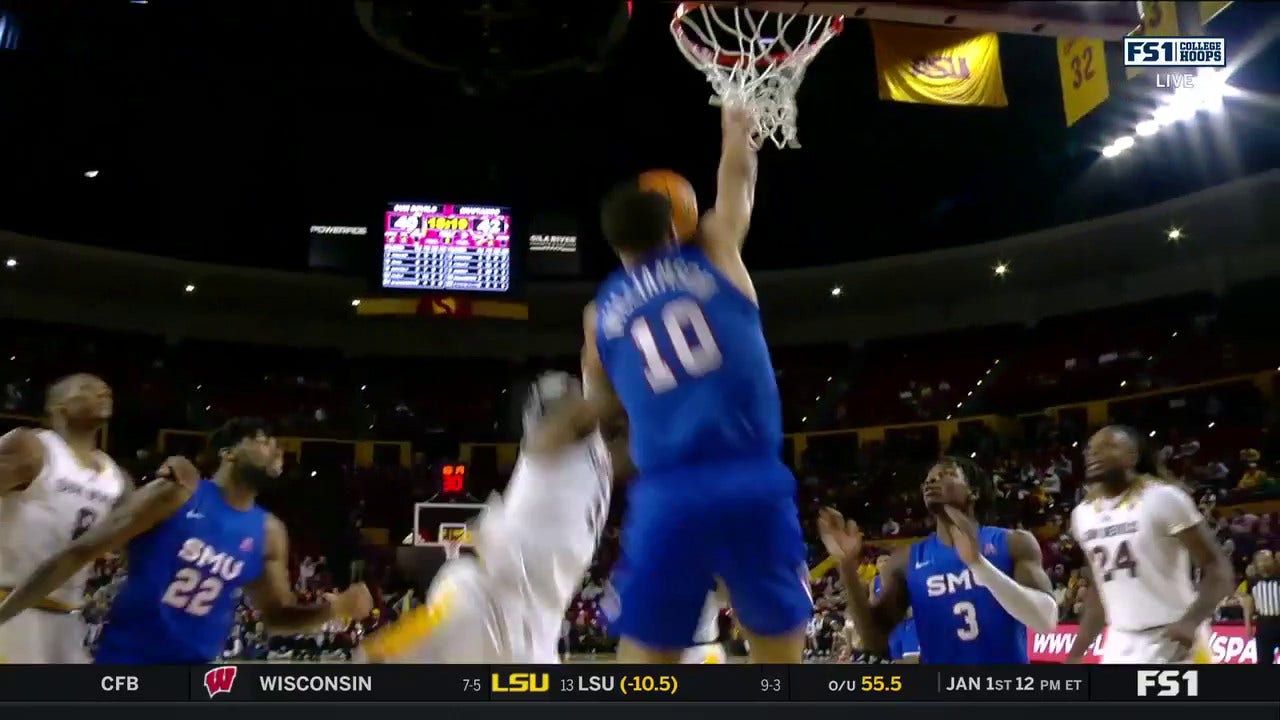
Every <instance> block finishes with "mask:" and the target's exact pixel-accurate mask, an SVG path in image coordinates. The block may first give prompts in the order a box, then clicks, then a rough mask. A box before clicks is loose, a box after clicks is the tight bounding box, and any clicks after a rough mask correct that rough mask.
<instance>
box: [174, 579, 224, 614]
mask: <svg viewBox="0 0 1280 720" xmlns="http://www.w3.org/2000/svg"><path fill="white" fill-rule="evenodd" d="M220 594H222V580H220V579H218V578H216V577H205V576H204V574H203V573H201V572H200V571H199V570H197V569H195V568H190V567H184V568H182V569H181V570H179V571H178V574H177V575H174V576H173V582H171V583H169V587H168V588H167V589H166V590H165V591H164V597H162V598H160V602H162V603H164V604H165V605H168V606H169V607H172V608H177V609H179V610H181V611H183V612H185V613H187V614H188V615H195V616H196V617H204V616H205V615H208V614H209V611H210V610H212V609H213V603H214V601H215V600H217V599H218V595H220Z"/></svg>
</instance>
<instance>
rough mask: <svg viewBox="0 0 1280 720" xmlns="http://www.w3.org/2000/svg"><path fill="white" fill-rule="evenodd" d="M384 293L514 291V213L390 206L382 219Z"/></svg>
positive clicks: (468, 207) (495, 209)
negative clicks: (414, 291) (512, 241)
mask: <svg viewBox="0 0 1280 720" xmlns="http://www.w3.org/2000/svg"><path fill="white" fill-rule="evenodd" d="M383 218H384V224H383V240H382V287H383V288H384V289H387V290H417V291H441V292H487V293H505V292H508V291H509V290H511V274H512V266H511V211H510V209H509V208H505V207H498V206H494V205H457V204H451V203H430V202H426V203H411V202H396V203H390V204H389V205H388V206H387V208H386V212H385V214H384V216H383Z"/></svg>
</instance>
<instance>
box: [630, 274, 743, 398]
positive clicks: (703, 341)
mask: <svg viewBox="0 0 1280 720" xmlns="http://www.w3.org/2000/svg"><path fill="white" fill-rule="evenodd" d="M662 325H663V326H664V327H665V328H666V330H667V337H668V338H670V340H671V349H672V350H674V351H675V354H676V359H677V360H679V361H680V366H681V367H682V368H684V371H685V372H686V373H688V374H689V376H690V377H701V376H703V375H706V374H707V373H709V372H711V371H712V370H715V369H716V368H718V367H720V362H721V357H720V348H719V347H718V346H717V345H716V338H715V335H713V334H712V333H711V326H710V325H709V324H707V316H706V315H703V314H702V308H701V307H699V306H698V303H696V302H694V301H693V300H691V299H689V298H680V299H677V300H672V301H671V302H669V303H667V304H666V305H664V306H662ZM686 331H689V332H691V333H692V334H693V338H694V340H696V343H695V344H691V343H690V342H689V336H688V335H686ZM631 339H632V340H634V341H635V344H636V347H637V348H639V350H640V354H641V355H643V356H644V365H645V368H644V379H645V380H647V381H648V382H649V387H650V388H652V389H653V391H654V392H655V393H664V392H667V391H668V390H671V389H673V388H674V387H675V386H676V384H677V383H676V375H675V373H673V372H672V371H671V366H670V365H668V364H667V361H666V360H664V359H663V357H662V353H661V352H660V351H659V350H658V343H657V340H656V339H655V338H654V336H653V330H651V329H650V328H649V322H648V321H647V320H645V319H644V318H642V317H638V318H636V319H635V320H634V321H632V323H631Z"/></svg>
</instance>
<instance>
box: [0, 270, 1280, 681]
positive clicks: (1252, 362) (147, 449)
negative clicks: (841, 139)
mask: <svg viewBox="0 0 1280 720" xmlns="http://www.w3.org/2000/svg"><path fill="white" fill-rule="evenodd" d="M1274 290H1275V287H1274V283H1271V284H1267V283H1263V284H1259V285H1257V286H1252V287H1243V288H1237V289H1235V290H1232V291H1231V292H1230V293H1228V294H1226V295H1225V296H1223V297H1202V296H1191V297H1183V298H1174V299H1170V300H1164V301H1160V302H1156V303H1151V304H1146V305H1143V306H1135V307H1130V308H1113V309H1108V310H1099V311H1096V312H1092V313H1087V314H1084V315H1078V316H1072V317H1066V318H1050V319H1047V320H1044V321H1042V322H1040V323H1038V324H1036V325H1035V326H1034V327H991V328H981V329H976V330H967V331H958V332H955V333H949V334H946V335H941V336H936V337H926V338H914V339H906V340H902V339H899V340H881V341H875V342H870V343H867V344H866V345H864V346H863V347H860V348H857V349H854V348H853V347H852V346H850V345H831V346H809V347H804V348H777V349H775V352H774V360H775V364H776V369H777V375H778V380H779V386H780V389H781V391H782V394H783V398H784V400H783V404H784V411H785V413H786V417H787V427H788V429H789V430H790V431H795V432H801V433H805V435H804V436H803V439H801V438H800V437H793V438H791V439H789V440H788V443H787V447H786V449H785V453H786V457H787V459H788V461H789V462H791V463H792V464H793V466H794V469H795V472H796V476H797V479H798V481H799V487H800V505H801V513H802V522H803V523H804V525H805V528H806V531H807V533H808V535H809V537H810V539H811V556H810V565H811V566H817V565H818V564H819V563H820V562H821V561H822V560H823V559H824V553H823V552H822V551H821V546H820V543H819V542H817V540H816V533H815V528H814V521H815V519H816V516H817V511H818V509H819V508H820V507H822V506H824V505H833V506H835V507H837V508H839V509H840V510H841V511H842V512H843V513H844V514H845V515H846V516H848V517H851V518H854V519H856V520H857V521H858V522H859V524H860V526H861V527H862V529H863V530H864V532H866V533H867V535H868V536H869V537H870V538H871V542H870V543H869V550H868V553H869V555H868V557H867V558H866V564H865V568H866V570H865V571H866V572H867V573H874V558H875V555H876V554H877V553H880V552H883V551H885V548H886V544H885V542H884V541H892V540H893V539H902V538H911V537H918V536H921V535H924V534H926V533H928V532H929V531H930V520H929V518H928V517H927V515H926V513H925V512H924V510H923V506H922V503H921V502H920V500H919V492H920V488H919V486H920V482H921V480H922V478H923V477H924V473H925V471H926V470H927V467H928V465H929V464H930V463H931V462H932V461H933V460H935V459H936V458H937V457H938V456H940V455H943V454H949V455H954V456H962V457H966V458H970V459H972V460H973V461H974V462H975V463H977V465H978V466H980V467H981V468H983V469H984V471H985V472H986V473H987V474H988V475H989V477H990V479H991V482H992V488H993V497H992V503H991V505H992V507H991V508H990V509H991V511H992V514H991V518H990V521H992V522H995V523H997V524H1002V525H1006V526H1009V527H1015V528H1022V529H1027V530H1030V531H1032V532H1034V533H1035V534H1036V536H1037V537H1038V538H1040V541H1041V545H1042V550H1043V554H1044V558H1045V566H1046V569H1047V570H1048V571H1049V574H1050V577H1051V578H1052V579H1053V580H1054V583H1055V592H1056V594H1057V595H1058V597H1059V600H1060V606H1061V608H1062V612H1063V617H1064V618H1070V617H1073V616H1074V615H1075V614H1076V613H1077V612H1078V607H1077V606H1078V601H1077V597H1078V596H1079V591H1080V588H1081V586H1082V584H1083V583H1084V582H1087V581H1086V580H1084V579H1083V578H1081V576H1080V573H1079V566H1080V562H1081V559H1080V558H1079V557H1078V553H1076V552H1075V549H1074V546H1073V542H1072V540H1071V539H1070V536H1069V533H1068V529H1067V524H1068V519H1069V517H1070V511H1071V508H1072V507H1073V505H1074V504H1075V502H1077V501H1078V500H1079V498H1080V496H1081V493H1082V484H1081V481H1082V476H1083V458H1082V448H1083V446H1084V444H1085V442H1086V441H1087V439H1088V437H1089V434H1090V433H1091V432H1092V431H1093V430H1096V429H1097V427H1098V426H1100V425H1102V424H1106V423H1111V422H1118V423H1124V424H1127V425H1131V426H1133V427H1136V428H1139V429H1141V431H1142V432H1143V433H1144V434H1149V438H1148V439H1149V441H1150V444H1151V449H1152V451H1153V452H1155V453H1157V454H1158V456H1159V460H1160V462H1161V464H1162V466H1163V467H1165V468H1166V469H1167V472H1168V473H1169V475H1170V476H1171V478H1173V479H1174V481H1176V482H1180V483H1182V484H1184V485H1185V486H1186V487H1187V488H1188V489H1190V490H1191V492H1192V493H1193V494H1194V496H1195V498H1196V500H1197V502H1199V503H1200V506H1201V508H1202V509H1204V511H1205V512H1206V515H1207V516H1208V517H1211V522H1212V523H1213V524H1214V529H1215V532H1216V534H1217V536H1218V538H1219V540H1220V541H1221V542H1222V543H1223V545H1224V547H1226V548H1227V549H1228V551H1229V552H1230V554H1231V556H1232V558H1233V561H1234V562H1235V563H1236V569H1237V571H1238V572H1239V573H1240V574H1241V576H1242V577H1243V576H1244V575H1245V573H1246V572H1247V571H1248V568H1247V564H1248V557H1249V555H1250V553H1251V552H1253V551H1254V550H1256V549H1259V548H1263V547H1271V548H1276V547H1277V546H1278V545H1280V536H1278V535H1280V517H1277V515H1276V514H1275V513H1269V514H1268V513H1262V514H1258V515H1255V514H1251V513H1248V512H1243V511H1236V510H1232V509H1231V508H1232V507H1233V506H1237V505H1240V504H1241V503H1243V502H1246V501H1254V500H1260V499H1268V498H1271V499H1275V498H1280V465H1278V464H1277V459H1280V404H1278V403H1277V402H1276V400H1275V398H1276V397H1278V396H1280V393H1277V392H1276V390H1277V389H1278V388H1280V382H1278V381H1277V378H1278V377H1280V376H1278V375H1277V373H1278V372H1280V370H1278V369H1277V368H1278V367H1280V342H1278V341H1277V340H1276V338H1277V337H1280V335H1278V334H1277V333H1276V332H1275V329H1276V328H1274V327H1273V326H1274V325H1275V324H1276V323H1277V321H1275V320H1273V319H1272V318H1271V315H1273V314H1269V313H1259V312H1258V308H1260V307H1266V306H1267V303H1268V302H1269V301H1270V298H1271V297H1272V296H1273V295H1274ZM0 327H3V328H4V330H5V332H3V333H0V388H2V389H3V393H2V394H0V412H3V413H4V414H5V415H6V416H8V418H9V419H8V420H6V422H7V423H9V424H10V425H13V424H18V423H21V422H23V420H22V418H23V417H27V418H30V417H35V416H38V415H39V414H40V405H41V401H42V397H41V396H42V388H43V387H44V386H45V385H46V384H47V383H48V382H50V381H51V380H53V379H54V378H56V377H57V376H59V375H61V374H63V373H65V372H70V371H75V370H89V371H93V372H96V373H98V374H100V375H102V376H103V377H104V378H106V379H107V380H108V381H109V382H111V383H112V384H113V385H114V386H115V387H117V388H118V391H117V394H116V397H117V411H116V417H115V418H114V419H113V421H112V423H111V426H110V438H109V448H108V449H109V450H110V451H111V452H112V454H113V455H114V456H116V457H117V458H120V459H122V461H123V464H124V465H126V466H127V467H129V469H130V470H131V471H133V473H134V474H135V475H136V476H138V477H144V476H145V475H146V474H147V473H148V472H149V471H150V470H151V469H154V467H155V465H156V464H158V460H159V459H160V458H161V457H163V456H164V455H166V454H169V453H173V452H184V453H188V454H195V453H197V452H198V451H199V450H200V443H201V435H200V433H201V432H203V431H207V430H209V429H211V428H212V427H213V426H215V425H216V424H217V423H219V422H220V421H221V420H222V419H223V418H225V417H227V416H232V415H237V414H244V413H253V414H257V415H265V416H270V417H279V418H281V425H280V428H279V430H278V434H280V435H288V436H301V437H310V438H327V437H336V438H346V439H369V438H374V439H388V440H397V441H406V442H410V443H412V446H413V451H414V452H413V454H412V461H411V462H410V463H408V464H407V466H404V465H402V464H401V462H400V458H399V455H398V452H393V453H389V454H386V455H383V454H381V453H375V456H374V458H373V461H372V463H369V462H365V463H361V466H360V467H357V466H356V465H357V463H356V462H355V459H354V456H353V455H352V454H351V451H350V446H344V445H341V444H339V443H327V444H326V443H314V444H313V446H308V448H307V449H306V450H305V452H304V453H303V456H302V457H301V458H298V457H290V458H288V470H287V472H288V473H289V477H290V482H289V484H288V485H289V487H290V488H291V489H290V491H289V493H288V494H287V495H285V496H283V497H278V498H270V497H268V498H264V502H265V503H266V504H268V507H270V509H272V510H273V511H275V512H276V513H277V514H278V515H280V516H281V518H282V519H283V520H285V522H286V524H288V525H289V526H290V530H291V534H292V535H293V536H294V538H295V545H296V549H297V552H298V555H299V556H298V557H297V558H295V561H296V562H295V567H294V572H295V573H296V576H297V582H298V587H297V590H298V592H299V593H300V594H301V595H302V596H303V597H316V596H318V594H320V593H323V592H325V591H327V590H329V589H332V587H334V586H335V585H336V586H340V585H342V584H345V582H347V581H349V580H350V578H351V577H352V570H351V568H353V567H357V566H358V567H359V572H360V573H361V577H364V578H365V579H366V580H368V581H370V582H371V584H372V585H374V586H375V588H374V589H375V600H376V602H377V606H378V609H377V611H376V613H375V615H373V616H371V617H369V618H362V619H359V620H353V621H350V622H348V623H343V624H341V625H338V624H335V625H333V626H331V627H326V628H324V629H322V630H321V631H320V632H318V633H316V634H313V635H306V636H293V637H274V636H270V635H268V634H267V633H266V632H265V631H264V629H263V628H262V625H261V623H260V621H259V620H258V619H257V617H256V614H255V613H254V611H253V610H252V609H251V608H250V607H249V606H248V605H245V606H244V607H243V608H242V610H241V613H240V617H239V618H238V622H237V626H236V631H235V633H234V634H233V636H232V637H231V638H229V640H228V645H227V654H228V657H239V658H254V659H278V658H285V657H288V658H293V659H341V658H345V657H348V656H349V654H350V652H351V651H352V649H353V648H354V647H355V646H356V645H357V644H358V643H359V640H360V638H361V637H362V636H363V635H364V634H367V633H368V632H370V631H372V630H374V629H375V628H376V627H377V626H378V625H379V624H382V623H385V622H387V621H388V620H390V619H393V618H394V617H395V616H396V615H397V614H398V613H399V612H400V611H402V610H403V609H404V608H405V607H408V606H411V605H413V604H414V603H416V602H420V600H421V593H420V592H416V591H415V590H414V589H413V588H411V587H409V586H408V585H406V584H405V582H404V579H403V578H398V577H397V576H396V572H395V570H394V568H393V567H392V566H393V565H394V563H393V562H391V560H390V558H389V557H388V549H387V548H375V547H367V546H366V547H361V539H360V531H361V528H387V530H388V535H389V536H390V537H392V538H400V537H403V536H404V535H405V534H406V533H408V532H411V531H412V524H413V518H412V514H411V512H410V508H411V507H412V506H413V503H414V502H417V501H422V500H426V499H428V498H429V497H431V496H433V495H434V494H435V493H436V492H437V491H438V489H439V488H438V486H437V485H436V481H435V480H434V479H433V477H436V476H438V468H439V466H440V464H441V463H448V462H454V461H456V459H457V453H458V443H459V442H461V441H472V440H501V439H514V438H515V433H516V432H517V430H516V427H517V425H518V424H517V423H516V422H515V420H514V418H515V417H516V414H515V413H508V412H507V410H508V409H509V408H510V407H512V406H513V404H514V403H515V399H514V398H515V396H516V395H517V394H518V393H519V392H520V391H521V389H522V386H523V383H524V380H525V378H528V377H531V376H532V375H533V374H534V373H535V372H536V371H538V370H540V369H545V368H548V367H557V368H562V369H570V368H573V367H574V366H575V365H576V359H575V358H573V357H568V356H566V357H565V358H551V359H545V358H540V359H535V360H530V361H528V362H525V363H513V362H509V361H505V360H504V361H498V360H475V361H471V362H468V363H465V364H459V363H458V362H457V361H455V360H439V361H437V360H431V359H423V360H421V361H415V366H414V368H413V370H412V372H405V371H404V365H403V363H402V362H401V361H398V360H397V361H392V360H379V359H369V358H344V357H341V356H340V355H338V354H337V353H336V352H335V353H333V354H332V355H326V354H324V353H316V352H313V351H307V352H306V353H302V352H301V351H298V350H296V349H291V348H284V347H282V348H259V347H254V348H241V347H236V346H224V345H220V344H210V343H202V342H195V341H182V342H177V343H170V342H168V341H167V340H165V339H164V338H161V337H159V336H134V335H120V334H116V333H109V332H105V331H99V330H92V329H88V328H78V327H77V328H68V327H63V326H49V325H42V324H36V323H28V322H18V321H10V320H5V321H3V323H0ZM227 358H242V360H238V361H236V362H227ZM436 364H439V366H440V368H441V369H447V370H448V372H441V373H436V372H432V371H431V368H432V367H434V366H435V365H436ZM1086 403H1100V404H1101V405H1100V408H1101V409H1100V410H1099V409H1098V408H1095V407H1088V406H1087V405H1086ZM1047 408H1052V410H1051V411H1047V410H1046V409H1047ZM509 418H510V419H509ZM495 419H496V422H495ZM950 420H954V421H955V422H953V423H950V428H949V429H948V430H946V431H944V430H943V429H942V427H941V426H940V425H939V422H942V423H946V421H950ZM873 426H879V428H878V429H877V430H875V431H867V430H865V428H868V427H873ZM886 426H887V427H886ZM161 428H170V429H179V430H184V431H191V433H190V435H181V434H179V435H170V436H169V439H168V440H167V444H166V445H163V446H162V445H161V444H160V442H159V441H158V440H157V437H158V435H157V432H158V430H160V429H161ZM393 449H394V448H393ZM469 472H470V482H471V487H470V488H469V489H470V490H471V492H472V493H473V494H474V495H477V496H480V497H483V496H485V495H487V494H488V492H489V491H490V490H494V489H501V487H502V486H503V485H504V483H505V480H506V478H505V477H503V469H502V468H500V467H499V466H498V462H497V460H496V456H495V453H494V452H493V450H492V448H491V447H489V448H488V449H484V448H481V449H480V450H477V451H476V452H475V453H474V454H473V455H472V458H471V466H470V468H469ZM433 473H434V475H433ZM624 505H625V502H624V501H623V500H622V499H621V496H620V500H619V501H618V502H615V507H614V509H613V512H612V523H613V527H612V528H611V529H610V531H609V532H608V533H607V537H606V541H605V543H604V544H603V546H602V549H601V551H600V553H599V557H598V562H597V564H596V566H595V567H593V568H592V571H591V572H590V573H589V575H588V576H587V577H586V578H584V584H583V589H582V592H581V593H580V594H579V596H578V597H577V598H576V599H575V600H574V602H573V604H572V606H571V607H570V608H568V610H567V612H566V615H565V625H564V638H565V643H564V644H565V646H566V649H567V650H570V651H573V652H604V651H607V650H608V649H609V647H610V641H609V639H608V632H607V630H608V628H607V619H606V618H605V617H604V614H603V613H602V612H601V611H600V602H599V601H600V597H601V595H602V593H603V592H604V591H605V585H606V579H607V577H608V572H609V568H610V566H611V564H612V561H613V559H614V558H615V557H616V554H617V530H616V525H617V522H618V519H619V518H620V517H621V514H622V513H623V512H624V511H625V508H624ZM321 506H323V507H325V508H330V509H331V510H332V512H330V510H324V511H318V510H316V508H317V507H321ZM322 554H327V555H328V556H329V558H330V559H332V560H333V562H332V563H318V561H316V560H312V559H308V558H317V557H319V556H320V555H322ZM120 576H121V568H120V566H119V561H118V560H110V559H107V560H103V561H101V562H100V563H99V565H98V568H97V571H96V573H95V578H94V581H93V582H92V584H91V593H90V594H91V599H90V603H89V606H88V607H87V609H86V617H87V618H88V619H89V620H90V621H91V624H98V623H99V622H100V621H101V618H102V608H103V607H104V606H105V605H106V604H107V603H108V602H109V599H110V597H111V596H112V594H113V592H114V589H115V588H116V587H118V583H119V582H120ZM840 590H841V589H840V587H839V581H838V578H836V577H835V576H834V574H833V573H830V572H828V573H827V574H826V575H825V576H821V577H819V578H817V579H816V580H815V596H816V598H817V599H818V615H817V616H816V618H817V619H816V621H815V624H814V625H815V637H817V636H821V635H822V634H823V633H824V632H833V629H834V628H836V627H837V626H841V625H842V623H843V618H842V616H841V611H842V603H841V600H840ZM1220 612H1221V614H1222V615H1223V617H1224V618H1226V619H1231V618H1232V616H1233V614H1234V615H1235V617H1238V616H1239V611H1238V609H1234V610H1233V608H1232V607H1231V606H1230V604H1229V603H1228V605H1226V606H1224V607H1223V608H1222V609H1221V611H1220ZM823 628H826V630H824V629H823ZM833 637H834V636H833ZM815 642H816V641H815ZM824 644H825V640H824V641H823V643H817V644H816V645H815V652H827V653H829V654H830V653H832V652H834V649H835V643H834V641H833V642H832V643H831V645H830V646H829V647H826V649H825V650H823V649H822V648H821V647H819V646H820V645H822V646H825V645H824Z"/></svg>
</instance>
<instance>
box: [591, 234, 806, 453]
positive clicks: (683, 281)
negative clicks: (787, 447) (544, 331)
mask: <svg viewBox="0 0 1280 720" xmlns="http://www.w3.org/2000/svg"><path fill="white" fill-rule="evenodd" d="M595 341H596V347H597V349H598V350H599V353H600V360H601V363H602V364H603V365H604V369H605V371H606V372H607V373H608V375H609V379H610V381H611V382H612V383H613V386H614V389H615V391H616V392H617V394H618V397H619V399H621V401H622V405H623V407H625V408H626V411H627V416H628V418H629V420H630V423H631V457H632V459H633V460H634V462H635V465H636V467H637V468H638V469H639V470H640V472H641V473H642V474H649V473H654V472H662V471H667V470H675V469H679V468H681V467H684V466H687V465H698V464H703V463H715V462H723V461H726V460H741V459H744V458H754V457H760V458H768V459H770V460H772V461H775V462H776V461H777V460H778V459H779V454H780V452H781V448H782V406H781V401H780V399H779V397H778V383H777V380H776V379H775V377H774V374H773V362H772V361H771V360H770V358H769V348H768V347H767V346H766V344H765V340H764V332H763V330H762V327H761V322H760V310H759V308H758V307H756V304H755V303H754V302H752V301H751V300H750V299H749V298H747V297H746V296H745V295H744V294H743V293H742V292H741V291H739V290H738V289H737V288H735V287H734V286H733V285H732V284H731V283H730V282H729V281H728V280H727V279H726V278H725V277H724V276H723V275H722V274H721V273H720V271H719V270H717V269H716V268H715V267H714V266H713V265H712V263H711V261H710V260H708V259H707V257H706V255H705V254H703V252H702V250H700V249H699V248H697V247H694V246H691V245H683V246H680V247H679V248H675V249H668V250H662V251H659V252H657V253H655V254H653V255H652V256H650V257H648V258H646V259H645V260H644V261H643V262H642V263H639V264H637V265H634V266H632V267H626V268H622V269H619V270H617V271H615V272H614V273H613V274H612V275H610V276H609V277H608V278H607V279H606V280H605V281H604V283H603V284H602V285H601V287H600V292H599V293H598V294H597V296H596V338H595Z"/></svg>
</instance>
